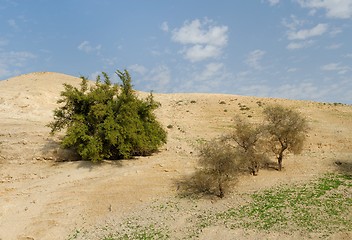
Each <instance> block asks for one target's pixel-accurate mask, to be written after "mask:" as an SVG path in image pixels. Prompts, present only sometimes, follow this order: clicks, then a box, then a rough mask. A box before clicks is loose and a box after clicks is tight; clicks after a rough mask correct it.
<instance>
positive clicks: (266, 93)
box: [0, 0, 352, 104]
mask: <svg viewBox="0 0 352 240" xmlns="http://www.w3.org/2000/svg"><path fill="white" fill-rule="evenodd" d="M124 69H127V70H128V71H129V73H130V74H131V76H132V83H133V85H134V88H135V89H137V90H141V91H154V92H156V93H180V92H187V93H195V92H201V93H226V94H239V95H247V96H259V97H275V98H288V99H299V100H313V101H319V102H336V103H346V104H352V0H247V1H244V0H242V1H240V0H129V1H127V0H60V1H56V0H0V79H1V80H4V79H8V78H11V77H13V76H17V75H20V74H26V73H31V72H60V73H65V74H69V75H72V76H87V77H89V78H90V79H92V80H95V78H96V76H97V75H98V74H99V73H101V72H106V73H108V74H109V75H110V76H111V78H112V79H113V81H114V82H118V78H117V76H116V74H115V73H114V72H115V71H116V70H124ZM48 84H50V82H48Z"/></svg>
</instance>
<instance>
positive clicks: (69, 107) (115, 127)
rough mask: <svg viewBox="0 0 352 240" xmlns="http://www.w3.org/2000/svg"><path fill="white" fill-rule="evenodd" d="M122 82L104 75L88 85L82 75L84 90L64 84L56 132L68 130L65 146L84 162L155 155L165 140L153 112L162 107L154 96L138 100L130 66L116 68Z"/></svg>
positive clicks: (51, 124)
mask: <svg viewBox="0 0 352 240" xmlns="http://www.w3.org/2000/svg"><path fill="white" fill-rule="evenodd" d="M116 74H117V75H118V76H119V78H120V79H121V81H122V84H120V85H116V84H112V83H111V81H110V79H109V76H108V75H107V74H106V73H102V75H103V77H104V82H101V78H100V76H98V77H97V80H96V83H95V85H93V86H91V87H89V86H88V81H87V79H86V78H84V77H82V83H81V87H80V89H78V88H76V87H73V86H71V85H69V84H64V87H65V90H64V91H63V92H62V93H61V97H62V98H61V99H60V100H59V101H58V103H59V104H63V105H62V106H61V107H59V108H57V109H56V110H55V111H54V121H53V122H51V123H50V124H49V125H48V126H49V127H51V132H52V133H55V132H57V131H60V130H62V129H64V128H66V129H67V131H66V135H65V136H64V138H63V141H62V146H63V147H64V148H72V149H74V150H75V151H76V152H77V153H78V154H79V155H80V156H81V157H82V159H84V160H91V161H99V160H102V159H127V158H131V157H133V156H137V155H142V156H146V155H150V154H152V153H153V152H156V151H157V150H158V148H159V147H160V146H161V145H162V144H163V143H165V142H166V132H165V130H164V129H163V128H162V126H161V125H160V123H159V122H158V121H157V120H156V116H155V115H154V113H153V111H154V110H155V109H157V108H158V107H159V103H157V102H155V101H154V99H153V95H152V94H150V95H149V96H148V97H147V98H146V99H144V100H141V99H138V98H137V96H136V94H135V92H134V90H133V89H132V84H131V77H130V75H129V73H128V71H127V70H125V71H124V72H121V71H116Z"/></svg>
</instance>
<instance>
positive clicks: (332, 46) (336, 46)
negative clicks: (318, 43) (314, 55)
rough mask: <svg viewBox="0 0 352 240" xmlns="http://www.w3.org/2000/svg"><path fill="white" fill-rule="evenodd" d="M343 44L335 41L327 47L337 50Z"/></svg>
mask: <svg viewBox="0 0 352 240" xmlns="http://www.w3.org/2000/svg"><path fill="white" fill-rule="evenodd" d="M341 46H342V44H341V43H334V44H331V45H329V46H327V47H326V49H329V50H335V49H339V48H341Z"/></svg>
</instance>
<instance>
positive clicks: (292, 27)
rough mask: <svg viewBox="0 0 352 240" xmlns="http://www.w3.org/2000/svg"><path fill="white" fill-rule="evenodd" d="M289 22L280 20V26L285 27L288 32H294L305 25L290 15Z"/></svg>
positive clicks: (302, 21)
mask: <svg viewBox="0 0 352 240" xmlns="http://www.w3.org/2000/svg"><path fill="white" fill-rule="evenodd" d="M290 20H291V21H288V20H287V19H283V20H282V25H284V26H285V27H287V28H288V29H289V30H290V31H296V30H297V28H298V27H300V26H302V25H303V24H304V23H305V21H304V20H300V19H298V18H297V17H296V16H295V15H291V16H290Z"/></svg>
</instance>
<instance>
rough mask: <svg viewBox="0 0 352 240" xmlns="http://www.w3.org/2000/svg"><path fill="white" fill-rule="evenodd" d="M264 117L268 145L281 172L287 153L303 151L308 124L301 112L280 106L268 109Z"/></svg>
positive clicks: (265, 110)
mask: <svg viewBox="0 0 352 240" xmlns="http://www.w3.org/2000/svg"><path fill="white" fill-rule="evenodd" d="M264 115H265V120H266V125H265V130H266V132H267V133H268V144H269V147H270V148H271V150H272V151H273V153H274V154H275V155H276V158H277V160H278V170H279V171H281V169H282V160H283V158H284V152H285V151H288V152H292V153H293V154H298V153H300V152H301V151H302V148H303V144H304V141H305V138H306V132H307V131H308V124H307V121H306V119H305V118H304V117H302V116H301V114H300V113H299V112H296V111H294V110H292V109H288V108H285V107H282V106H280V105H275V106H269V107H266V108H265V109H264Z"/></svg>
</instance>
